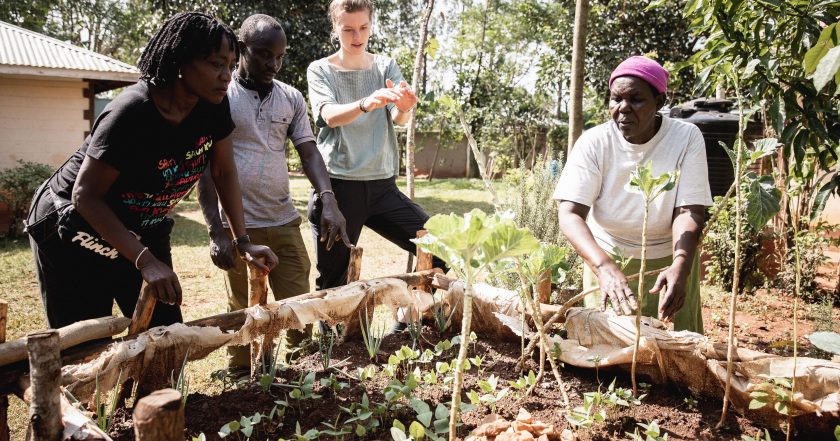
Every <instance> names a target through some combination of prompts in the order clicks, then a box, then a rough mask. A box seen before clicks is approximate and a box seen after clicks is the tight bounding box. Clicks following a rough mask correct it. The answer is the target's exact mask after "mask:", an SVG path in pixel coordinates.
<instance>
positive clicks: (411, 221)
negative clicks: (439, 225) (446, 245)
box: [308, 178, 445, 289]
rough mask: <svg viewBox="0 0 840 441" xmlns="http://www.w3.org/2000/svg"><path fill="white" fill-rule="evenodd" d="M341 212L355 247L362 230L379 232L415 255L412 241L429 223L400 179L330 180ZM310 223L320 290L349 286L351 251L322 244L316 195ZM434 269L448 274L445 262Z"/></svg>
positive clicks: (434, 262) (311, 198)
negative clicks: (401, 188) (401, 184)
mask: <svg viewBox="0 0 840 441" xmlns="http://www.w3.org/2000/svg"><path fill="white" fill-rule="evenodd" d="M330 182H331V183H332V188H333V191H334V192H335V198H336V201H337V202H338V208H339V210H341V214H343V215H344V219H346V220H347V235H348V236H349V237H350V241H351V242H352V243H353V244H357V243H358V242H359V236H360V235H361V233H362V227H368V228H370V229H372V230H373V231H376V232H377V233H378V234H379V235H380V236H382V237H384V238H385V239H388V240H389V241H390V242H392V243H393V244H395V245H397V246H399V247H400V248H402V249H404V250H406V251H408V252H410V253H412V254H416V253H417V247H416V246H415V245H414V242H411V239H414V238H416V237H417V231H419V230H422V229H423V225H424V224H425V223H426V221H427V220H428V219H429V215H428V214H426V212H425V211H423V209H422V208H420V206H419V205H417V204H415V203H414V202H412V201H411V199H409V198H408V197H407V196H406V195H404V194H402V192H401V191H400V190H399V189H398V188H397V184H396V178H388V179H379V180H373V181H347V180H342V179H332V178H331V179H330ZM308 208H309V216H308V217H309V223H310V224H311V226H312V236H313V239H314V240H315V249H316V259H317V261H316V264H315V266H316V268H317V269H318V277H317V278H316V279H315V287H316V289H326V288H332V287H335V286H341V285H344V284H346V283H347V265H348V264H349V263H350V250H349V249H347V247H345V246H344V245H343V244H341V243H337V244H335V245H333V247H332V249H331V250H330V251H327V250H326V247H325V245H326V242H321V241H320V240H319V237H320V235H321V223H320V222H321V209H322V207H321V201H320V199H318V197H317V195H316V194H315V192H314V191H313V192H312V195H311V196H310V198H309V207H308ZM433 265H434V266H435V267H437V268H441V269H444V270H445V264H444V263H443V261H442V260H440V259H438V258H434V261H433Z"/></svg>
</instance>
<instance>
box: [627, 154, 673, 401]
mask: <svg viewBox="0 0 840 441" xmlns="http://www.w3.org/2000/svg"><path fill="white" fill-rule="evenodd" d="M678 179H679V171H672V172H666V173H662V174H661V175H659V176H654V175H653V163H651V162H648V163H647V164H645V165H644V166H641V165H640V166H637V167H636V170H634V171H633V173H631V174H630V183H629V184H628V189H629V190H630V191H634V192H637V193H640V194H641V195H642V197H643V198H644V202H645V214H644V217H643V218H642V255H641V257H640V262H641V263H640V265H639V288H638V292H637V294H636V301H637V302H638V304H639V307H638V308H636V342H635V344H634V345H633V361H632V364H631V366H630V379H631V380H632V381H633V395H636V393H637V388H636V356H637V354H638V352H639V339H640V337H641V333H642V304H643V301H644V295H645V292H644V291H645V263H646V260H645V259H647V222H648V212H649V211H650V204H651V203H653V201H654V200H656V198H658V197H659V196H660V195H661V194H663V193H665V192H666V191H670V190H672V189H673V188H674V187H675V186H676V185H677V180H678ZM614 306H615V307H616V308H618V307H619V306H618V305H614Z"/></svg>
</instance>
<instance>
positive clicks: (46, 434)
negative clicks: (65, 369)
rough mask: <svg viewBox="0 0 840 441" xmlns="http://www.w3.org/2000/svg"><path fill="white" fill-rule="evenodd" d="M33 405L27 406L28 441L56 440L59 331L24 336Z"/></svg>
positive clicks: (58, 426)
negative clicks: (27, 352)
mask: <svg viewBox="0 0 840 441" xmlns="http://www.w3.org/2000/svg"><path fill="white" fill-rule="evenodd" d="M26 348H27V349H28V350H29V375H30V384H31V391H32V402H31V403H30V404H29V433H28V435H27V440H29V441H58V440H60V439H61V433H62V430H63V427H62V423H61V400H60V399H59V394H60V393H61V390H60V389H59V386H60V383H61V350H60V348H59V337H58V331H56V330H55V329H50V330H48V331H42V332H33V333H31V334H29V335H28V336H27V337H26Z"/></svg>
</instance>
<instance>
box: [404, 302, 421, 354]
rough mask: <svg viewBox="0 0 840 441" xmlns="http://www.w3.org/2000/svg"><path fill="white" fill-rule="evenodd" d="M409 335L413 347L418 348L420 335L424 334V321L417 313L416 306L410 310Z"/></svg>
mask: <svg viewBox="0 0 840 441" xmlns="http://www.w3.org/2000/svg"><path fill="white" fill-rule="evenodd" d="M407 330H408V335H409V337H411V347H412V349H413V348H416V347H417V342H418V340H420V335H421V334H422V332H423V321H422V319H421V317H420V313H418V312H416V309H415V308H414V306H411V307H409V308H408V327H407Z"/></svg>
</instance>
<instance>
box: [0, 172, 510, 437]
mask: <svg viewBox="0 0 840 441" xmlns="http://www.w3.org/2000/svg"><path fill="white" fill-rule="evenodd" d="M404 184H405V183H404V181H403V180H401V181H400V182H399V185H400V188H404V187H405V185H404ZM291 190H292V198H293V200H294V204H295V208H297V209H298V211H299V212H300V213H301V215H303V216H305V215H306V203H307V199H308V196H309V191H310V187H309V181H307V180H306V178H304V177H293V178H292V180H291ZM415 200H416V201H417V202H418V203H419V204H420V205H421V206H422V207H423V208H424V209H426V211H427V212H428V213H429V214H430V215H434V214H437V213H450V212H456V213H463V212H466V211H469V210H471V209H473V208H480V209H482V210H484V211H488V212H489V211H492V210H493V206H492V205H491V204H490V195H489V193H488V192H487V191H486V190H484V187H483V184H482V183H481V181H479V180H466V179H449V180H435V181H432V182H428V181H425V180H422V181H417V187H416V198H415ZM301 234H303V237H304V242H305V243H306V247H307V251H308V252H309V258H310V260H311V261H312V262H313V269H312V272H311V273H310V275H309V280H310V285H311V286H313V287H314V286H315V276H316V275H317V274H316V271H315V269H314V262H315V256H314V252H313V248H312V245H313V244H312V240H311V233H310V228H309V223H308V222H304V223H303V224H302V226H301ZM207 243H208V238H207V233H206V230H205V225H204V220H203V218H202V215H201V212H200V210H199V206H198V202H196V200H195V197H194V196H193V197H191V198H190V199H188V200H185V201H183V202H182V203H181V204H179V205H178V207H177V208H176V210H175V229H174V231H173V235H172V257H173V264H174V266H175V271H176V272H177V273H178V276H179V278H180V281H181V286H182V287H183V289H184V302H183V305H182V307H181V308H182V310H183V313H184V319H185V320H193V319H197V318H201V317H206V316H209V315H213V314H217V313H220V312H224V310H225V307H226V304H227V301H226V294H225V280H224V275H223V274H224V273H223V272H222V271H221V270H219V269H218V268H216V267H215V266H213V263H212V262H211V261H210V255H209V253H208V247H207ZM358 245H360V246H361V247H363V248H364V249H365V254H364V257H363V264H362V274H361V277H362V278H363V279H366V278H373V277H379V276H386V275H389V274H398V273H403V272H405V270H406V263H407V254H406V253H405V251H403V250H401V249H400V248H398V247H397V246H395V245H393V244H391V243H390V242H388V241H386V240H384V239H382V238H381V237H379V236H378V235H377V234H376V233H373V232H372V231H370V230H367V229H365V230H364V231H363V232H362V236H361V238H360V239H359V244H358ZM281 264H282V262H281ZM0 286H2V287H3V288H2V293H0V298H3V299H4V300H6V301H7V302H9V321H8V331H7V339H9V340H11V339H16V338H20V337H23V336H25V335H26V334H27V333H29V332H31V331H35V330H39V329H44V328H46V318H45V316H44V311H43V307H42V305H41V301H40V293H39V291H38V281H37V277H36V275H35V269H34V265H33V263H32V256H31V252H30V250H29V243H28V242H27V240H26V239H25V238H24V239H18V240H15V241H8V240H0ZM114 314H119V311H118V310H117V309H116V308H115V309H114ZM224 356H225V352H224V350H220V351H216V352H215V353H213V354H212V355H211V356H209V357H207V358H205V359H204V360H201V361H196V362H193V363H190V366H189V368H188V370H189V373H190V376H191V377H192V389H193V390H201V391H203V392H204V393H206V394H212V393H213V392H214V391H217V390H220V386H219V383H218V382H214V381H211V380H210V373H211V372H213V371H215V370H217V369H222V368H224V367H225V357H224ZM10 401H11V406H10V409H9V417H10V418H9V419H10V421H9V423H10V426H11V429H12V439H23V438H24V434H25V431H26V415H27V410H26V407H25V404H24V403H23V402H22V401H20V400H19V399H17V398H16V397H11V398H10Z"/></svg>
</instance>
